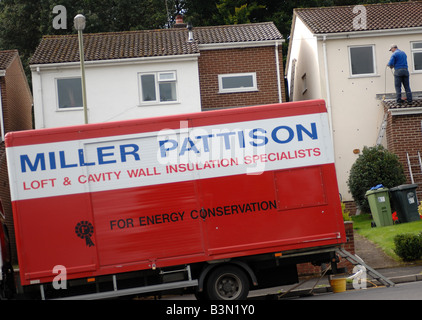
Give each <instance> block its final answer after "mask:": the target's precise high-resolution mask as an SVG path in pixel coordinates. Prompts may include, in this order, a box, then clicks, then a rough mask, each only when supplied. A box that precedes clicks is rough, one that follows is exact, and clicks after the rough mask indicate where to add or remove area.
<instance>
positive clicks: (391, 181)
mask: <svg viewBox="0 0 422 320" xmlns="http://www.w3.org/2000/svg"><path fill="white" fill-rule="evenodd" d="M405 181H406V176H405V175H404V171H403V166H402V164H401V163H400V161H399V160H398V157H397V156H396V155H395V154H393V153H391V152H389V151H388V150H387V149H385V148H384V147H383V146H381V145H379V146H376V147H371V148H368V147H365V148H363V151H362V154H361V155H360V156H359V157H358V158H357V159H356V161H355V163H354V164H353V166H352V169H351V170H350V175H349V180H348V181H347V185H348V186H349V189H350V192H351V193H352V196H353V199H354V200H355V202H356V204H357V205H358V207H359V208H360V209H361V210H362V211H363V212H370V208H369V204H368V200H367V199H366V198H365V193H366V191H368V190H370V189H371V188H372V187H375V186H377V185H378V184H382V185H383V186H384V187H386V188H393V187H396V186H399V185H401V184H403V183H404V182H405Z"/></svg>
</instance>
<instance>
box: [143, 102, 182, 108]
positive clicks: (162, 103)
mask: <svg viewBox="0 0 422 320" xmlns="http://www.w3.org/2000/svg"><path fill="white" fill-rule="evenodd" d="M172 104H181V103H180V102H179V101H169V102H151V103H141V104H138V107H159V106H168V105H172Z"/></svg>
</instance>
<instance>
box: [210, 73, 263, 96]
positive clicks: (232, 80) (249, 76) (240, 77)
mask: <svg viewBox="0 0 422 320" xmlns="http://www.w3.org/2000/svg"><path fill="white" fill-rule="evenodd" d="M218 86H219V90H220V93H233V92H248V91H257V90H258V87H257V84H256V73H255V72H254V73H238V74H221V75H219V76H218Z"/></svg>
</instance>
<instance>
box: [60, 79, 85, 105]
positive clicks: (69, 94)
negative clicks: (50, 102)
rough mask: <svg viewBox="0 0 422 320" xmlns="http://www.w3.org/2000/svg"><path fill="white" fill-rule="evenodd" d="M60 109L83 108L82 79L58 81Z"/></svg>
mask: <svg viewBox="0 0 422 320" xmlns="http://www.w3.org/2000/svg"><path fill="white" fill-rule="evenodd" d="M57 96H58V105H59V109H69V108H82V107H83V102H82V85H81V78H67V79H57Z"/></svg>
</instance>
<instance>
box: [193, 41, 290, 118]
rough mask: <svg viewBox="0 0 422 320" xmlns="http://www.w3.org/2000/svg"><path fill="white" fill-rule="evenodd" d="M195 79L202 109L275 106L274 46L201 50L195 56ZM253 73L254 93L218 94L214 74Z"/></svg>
mask: <svg viewBox="0 0 422 320" xmlns="http://www.w3.org/2000/svg"><path fill="white" fill-rule="evenodd" d="M279 59H280V69H279V73H280V82H281V92H282V101H283V102H284V101H286V98H285V90H284V74H283V56H282V51H281V46H280V47H279ZM198 64H199V78H200V86H201V103H202V109H203V110H209V109H212V108H228V107H242V106H252V105H261V104H271V103H278V102H279V97H278V84H277V83H278V82H277V68H276V54H275V47H273V46H272V47H260V48H239V49H225V50H203V51H201V55H200V57H199V61H198ZM246 72H256V77H257V84H258V91H257V92H242V93H219V89H218V75H219V74H230V73H246Z"/></svg>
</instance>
